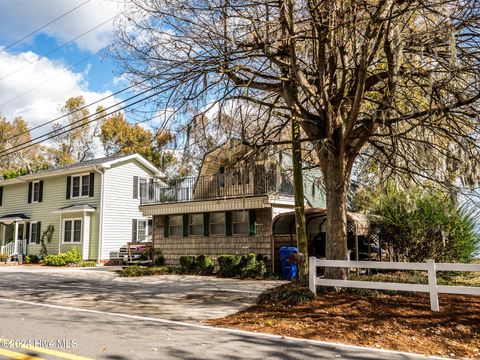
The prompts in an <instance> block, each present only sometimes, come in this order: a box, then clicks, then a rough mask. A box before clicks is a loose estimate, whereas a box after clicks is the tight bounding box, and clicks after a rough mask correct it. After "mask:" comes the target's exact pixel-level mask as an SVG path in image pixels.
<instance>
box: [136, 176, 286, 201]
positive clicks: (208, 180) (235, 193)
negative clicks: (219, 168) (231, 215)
mask: <svg viewBox="0 0 480 360" xmlns="http://www.w3.org/2000/svg"><path fill="white" fill-rule="evenodd" d="M268 194H276V195H283V196H288V197H291V196H293V184H292V182H291V180H290V175H289V173H287V172H283V171H273V170H272V171H266V172H262V173H256V174H250V176H248V177H245V178H244V176H243V175H242V174H239V173H230V174H229V173H224V174H217V175H213V176H200V177H187V178H184V179H180V180H174V181H170V182H169V184H167V185H161V184H158V183H150V184H148V186H147V187H146V188H145V189H144V190H143V191H141V196H140V201H141V204H142V205H148V204H163V203H176V202H187V201H199V200H211V199H227V198H240V197H246V196H260V195H268Z"/></svg>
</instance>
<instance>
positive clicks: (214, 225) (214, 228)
mask: <svg viewBox="0 0 480 360" xmlns="http://www.w3.org/2000/svg"><path fill="white" fill-rule="evenodd" d="M210 234H211V235H225V213H223V212H214V213H211V214H210Z"/></svg>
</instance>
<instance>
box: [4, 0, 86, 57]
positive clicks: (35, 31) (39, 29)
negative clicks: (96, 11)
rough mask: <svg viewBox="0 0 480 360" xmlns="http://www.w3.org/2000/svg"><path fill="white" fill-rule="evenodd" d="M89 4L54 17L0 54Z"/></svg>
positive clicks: (5, 48) (78, 6)
mask: <svg viewBox="0 0 480 360" xmlns="http://www.w3.org/2000/svg"><path fill="white" fill-rule="evenodd" d="M88 2H90V0H87V1H85V2H83V3H81V4H80V5H77V6H75V7H74V8H73V9H70V10H69V11H67V12H66V13H63V14H62V15H60V16H58V17H56V18H55V19H53V20H51V21H49V22H48V23H46V24H45V25H43V26H41V27H39V28H38V29H36V30H34V31H32V32H31V33H29V34H27V35H25V36H24V37H22V38H21V39H18V40H17V41H15V42H13V43H11V44H10V45H8V46H7V47H4V48H3V49H2V50H0V54H1V53H3V52H5V51H7V50H8V49H10V48H11V47H13V46H15V45H17V44H18V43H21V42H22V41H23V40H25V39H28V38H29V37H30V36H32V35H33V34H36V33H38V32H40V31H41V30H43V29H45V28H46V27H47V26H48V25H51V24H53V23H54V22H56V21H58V20H60V19H61V18H63V17H65V16H66V15H68V14H70V13H71V12H73V11H75V10H77V9H78V8H80V7H82V6H83V5H85V4H86V3H88Z"/></svg>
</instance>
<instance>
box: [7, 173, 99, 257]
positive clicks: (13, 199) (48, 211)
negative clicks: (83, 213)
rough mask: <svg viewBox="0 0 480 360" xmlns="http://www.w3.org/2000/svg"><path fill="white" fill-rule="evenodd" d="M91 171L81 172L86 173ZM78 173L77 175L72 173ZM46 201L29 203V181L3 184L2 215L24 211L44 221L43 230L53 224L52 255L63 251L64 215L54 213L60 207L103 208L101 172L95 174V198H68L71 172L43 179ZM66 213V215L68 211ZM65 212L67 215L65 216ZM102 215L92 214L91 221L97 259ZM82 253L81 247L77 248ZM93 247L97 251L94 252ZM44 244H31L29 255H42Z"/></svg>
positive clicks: (50, 250)
mask: <svg viewBox="0 0 480 360" xmlns="http://www.w3.org/2000/svg"><path fill="white" fill-rule="evenodd" d="M85 172H88V171H85V170H83V171H79V172H78V174H83V173H85ZM69 175H75V174H69ZM42 180H43V201H42V202H41V203H31V204H29V203H28V199H27V197H28V181H27V182H25V183H20V184H3V202H2V206H0V215H7V214H13V213H24V214H25V215H27V216H28V217H29V218H30V221H41V222H42V225H41V232H42V233H43V232H44V231H45V230H46V229H47V226H48V225H50V224H52V225H53V226H54V228H55V231H54V233H53V237H52V241H51V242H50V243H47V244H46V245H47V250H48V253H49V254H57V253H58V250H59V241H61V221H60V219H61V215H60V214H54V213H52V212H53V211H56V210H58V209H59V208H62V207H65V206H70V205H78V204H88V205H91V206H93V207H95V208H97V210H98V208H99V204H100V200H99V199H100V185H101V184H100V175H99V174H98V173H95V188H94V189H95V190H94V196H93V197H84V198H76V199H68V200H67V199H66V186H67V175H59V176H54V177H46V178H43V179H42ZM65 215H66V214H65ZM65 215H64V216H65ZM98 216H99V213H98V211H97V212H94V213H92V214H91V217H92V218H91V219H92V222H91V224H90V249H91V250H90V256H89V257H90V258H92V259H95V258H96V253H97V250H95V248H98V225H99V222H98ZM77 248H78V250H79V251H80V252H81V251H82V249H81V247H80V246H78V247H77ZM92 249H93V250H94V251H93V252H92ZM39 251H40V245H37V244H29V245H28V246H27V254H29V255H34V254H35V255H38V253H39Z"/></svg>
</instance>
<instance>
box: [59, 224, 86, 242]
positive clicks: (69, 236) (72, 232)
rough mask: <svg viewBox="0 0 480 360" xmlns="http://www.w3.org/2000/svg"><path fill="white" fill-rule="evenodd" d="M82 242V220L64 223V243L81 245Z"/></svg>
mask: <svg viewBox="0 0 480 360" xmlns="http://www.w3.org/2000/svg"><path fill="white" fill-rule="evenodd" d="M81 241H82V219H69V220H64V222H63V242H64V243H79V242H81Z"/></svg>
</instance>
